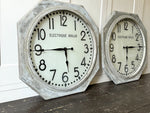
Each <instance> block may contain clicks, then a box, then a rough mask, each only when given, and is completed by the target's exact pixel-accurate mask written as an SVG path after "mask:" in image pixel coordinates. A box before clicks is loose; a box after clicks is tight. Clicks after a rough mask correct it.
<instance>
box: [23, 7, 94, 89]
mask: <svg viewBox="0 0 150 113" xmlns="http://www.w3.org/2000/svg"><path fill="white" fill-rule="evenodd" d="M55 11H68V12H71V13H74V14H75V15H77V16H79V18H81V19H82V20H83V21H84V22H85V24H86V26H87V27H88V29H89V30H90V32H91V35H92V40H93V53H94V54H93V59H92V63H91V66H90V69H89V70H88V71H87V74H86V75H84V77H82V79H81V80H79V81H77V83H74V84H73V85H71V86H68V87H64V88H56V87H55V86H51V85H48V84H47V83H45V82H44V81H42V80H41V79H40V78H39V76H38V75H37V73H36V72H35V69H34V68H33V66H32V61H31V59H30V53H28V52H29V45H30V44H29V42H30V37H31V36H32V33H33V30H34V28H35V26H36V25H37V23H38V22H39V21H40V20H41V18H43V17H44V16H45V15H47V14H49V13H52V12H55ZM29 29H30V30H29V32H28V35H27V38H26V42H25V56H26V57H25V58H27V59H26V61H28V62H27V66H28V68H29V70H30V72H31V76H32V77H33V78H34V79H38V81H40V82H41V84H45V85H47V86H48V88H50V89H51V90H54V91H56V90H59V91H69V90H73V89H75V88H77V87H78V86H79V85H80V84H82V83H83V82H84V81H86V80H87V78H88V77H89V75H90V73H91V72H92V70H93V68H94V66H95V61H96V56H97V48H96V47H97V44H96V38H95V34H94V32H93V31H94V30H93V29H92V27H91V25H90V23H89V22H88V21H87V19H86V18H84V17H83V15H81V14H80V12H78V11H76V10H73V9H70V8H66V7H64V8H63V7H55V9H52V8H47V9H45V10H43V11H42V12H40V13H39V14H38V15H37V16H36V18H35V19H34V20H33V23H32V24H31V26H30V27H29Z"/></svg>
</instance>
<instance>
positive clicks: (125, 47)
mask: <svg viewBox="0 0 150 113" xmlns="http://www.w3.org/2000/svg"><path fill="white" fill-rule="evenodd" d="M123 49H126V63H127V62H128V46H123Z"/></svg>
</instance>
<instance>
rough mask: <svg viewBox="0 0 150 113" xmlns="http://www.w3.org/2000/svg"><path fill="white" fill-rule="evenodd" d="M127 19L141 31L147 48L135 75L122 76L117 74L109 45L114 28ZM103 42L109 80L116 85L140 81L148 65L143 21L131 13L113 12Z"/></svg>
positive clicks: (106, 26) (105, 68)
mask: <svg viewBox="0 0 150 113" xmlns="http://www.w3.org/2000/svg"><path fill="white" fill-rule="evenodd" d="M125 19H127V20H129V21H132V22H134V23H135V24H136V26H137V27H138V28H139V29H140V32H141V35H142V40H143V45H144V46H145V48H144V50H143V54H144V55H143V58H142V61H141V63H140V66H139V67H138V69H137V70H136V71H135V72H134V73H132V74H130V75H128V76H125V75H122V74H120V73H119V72H117V70H116V68H115V67H114V66H113V63H112V61H111V59H110V52H109V43H110V38H111V37H110V36H111V33H112V31H113V29H114V27H115V26H116V24H117V23H118V22H120V21H121V20H125ZM102 40H103V41H102V43H103V44H102V45H103V55H104V57H105V58H104V57H103V60H104V63H103V68H104V71H105V73H106V74H107V75H108V76H109V78H111V79H112V80H113V82H114V83H115V84H121V83H126V82H130V81H134V80H138V79H139V78H140V76H141V74H142V71H143V69H144V67H145V65H146V56H147V44H146V40H147V35H146V30H145V28H144V26H143V24H142V22H141V20H140V19H139V17H138V16H137V15H135V14H130V13H123V12H117V11H116V12H113V14H112V16H111V17H110V20H108V22H107V24H106V25H105V27H104V28H103V34H102Z"/></svg>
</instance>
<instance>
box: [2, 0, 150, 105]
mask: <svg viewBox="0 0 150 113" xmlns="http://www.w3.org/2000/svg"><path fill="white" fill-rule="evenodd" d="M39 1H40V0H0V47H1V48H0V58H1V66H0V103H2V102H6V101H12V100H16V99H21V98H26V97H31V96H35V95H37V93H35V92H34V91H33V90H31V89H30V88H29V87H28V86H26V85H25V84H24V83H22V82H21V81H20V80H19V79H18V76H19V75H18V50H17V28H16V23H17V21H18V20H19V19H20V18H21V17H22V16H23V15H25V14H26V13H27V12H28V11H29V10H31V9H32V8H33V7H34V6H35V5H36V4H37V3H38V2H39ZM59 1H64V2H71V3H74V4H80V5H83V6H84V7H85V8H86V10H87V11H88V12H89V14H90V15H91V17H92V18H93V20H94V21H95V23H96V25H97V26H98V27H99V28H100V32H101V28H102V26H103V25H104V23H105V22H106V19H107V17H108V16H109V15H110V13H111V12H112V11H114V10H119V11H125V12H132V13H138V14H139V16H140V18H141V19H142V20H143V22H144V25H145V26H146V28H147V30H149V31H148V43H150V22H149V21H150V13H149V11H150V7H149V6H150V0H59ZM148 51H150V44H149V45H148ZM149 59H150V52H148V64H147V67H146V68H145V70H144V72H143V73H144V74H146V73H150V61H149ZM105 81H109V78H108V77H107V76H106V75H105V74H104V73H103V71H99V72H98V74H97V75H96V77H95V78H94V80H93V82H92V83H99V82H105Z"/></svg>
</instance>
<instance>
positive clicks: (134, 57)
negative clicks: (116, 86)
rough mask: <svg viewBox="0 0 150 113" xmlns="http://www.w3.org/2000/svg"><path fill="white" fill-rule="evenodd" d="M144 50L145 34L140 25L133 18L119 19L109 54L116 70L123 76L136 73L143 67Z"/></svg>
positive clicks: (114, 29)
mask: <svg viewBox="0 0 150 113" xmlns="http://www.w3.org/2000/svg"><path fill="white" fill-rule="evenodd" d="M144 51H145V45H144V39H143V34H142V33H141V30H140V28H139V26H138V25H137V24H136V23H135V22H134V21H133V20H131V19H123V20H121V21H119V22H118V23H117V24H116V25H115V26H114V28H113V30H112V32H111V36H110V40H109V56H110V60H111V62H112V64H113V66H114V68H115V70H116V71H117V72H119V73H120V74H121V75H123V76H128V77H129V76H131V75H134V74H133V73H136V72H137V71H138V70H139V69H140V68H141V64H142V63H143V59H144Z"/></svg>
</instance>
